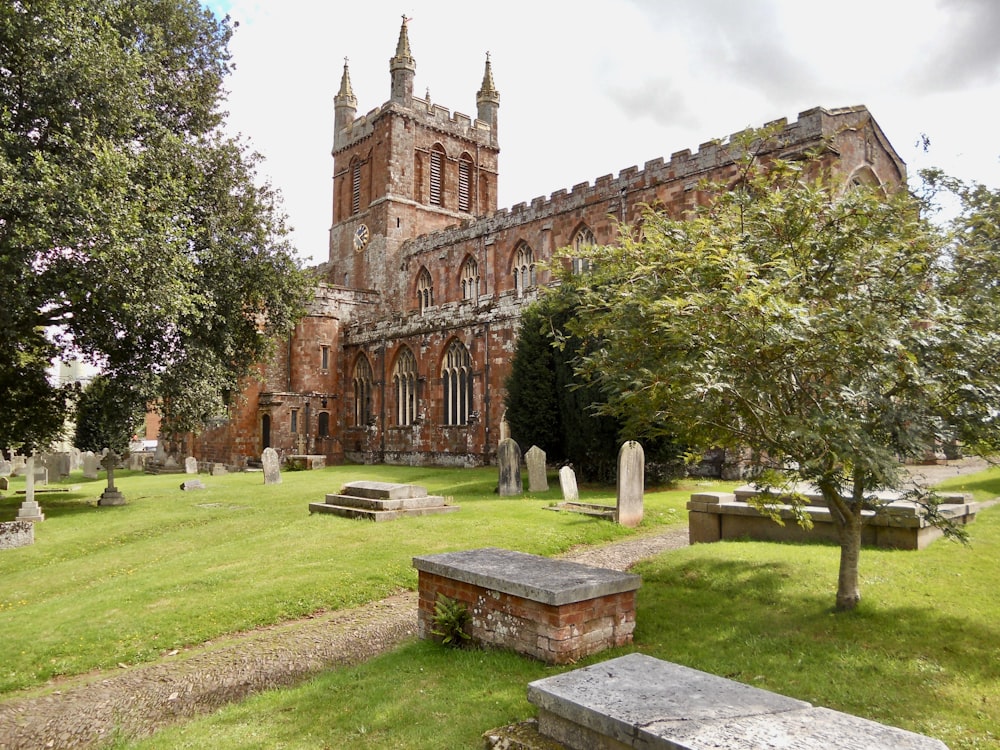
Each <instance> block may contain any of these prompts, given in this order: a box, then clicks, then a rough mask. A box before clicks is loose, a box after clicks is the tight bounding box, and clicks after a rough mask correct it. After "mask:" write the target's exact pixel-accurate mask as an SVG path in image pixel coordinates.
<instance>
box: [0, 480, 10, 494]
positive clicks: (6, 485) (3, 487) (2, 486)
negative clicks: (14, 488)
mask: <svg viewBox="0 0 1000 750" xmlns="http://www.w3.org/2000/svg"><path fill="white" fill-rule="evenodd" d="M9 489H10V479H9V478H8V477H0V492H6V491H7V490H9Z"/></svg>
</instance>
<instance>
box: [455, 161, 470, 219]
mask: <svg viewBox="0 0 1000 750" xmlns="http://www.w3.org/2000/svg"><path fill="white" fill-rule="evenodd" d="M458 210H459V211H466V212H468V211H471V210H472V159H470V158H469V155H468V154H462V158H461V159H459V160H458Z"/></svg>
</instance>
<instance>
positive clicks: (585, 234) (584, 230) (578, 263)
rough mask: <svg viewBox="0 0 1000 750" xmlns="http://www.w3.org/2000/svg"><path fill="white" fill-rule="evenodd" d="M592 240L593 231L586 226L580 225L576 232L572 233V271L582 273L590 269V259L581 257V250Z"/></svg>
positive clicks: (591, 242) (589, 244)
mask: <svg viewBox="0 0 1000 750" xmlns="http://www.w3.org/2000/svg"><path fill="white" fill-rule="evenodd" d="M593 244H595V242H594V233H593V232H591V231H590V229H589V228H588V227H586V226H582V227H580V228H579V229H578V230H577V232H576V234H575V235H573V273H574V274H582V273H587V272H588V271H589V270H590V261H589V260H588V259H586V258H581V257H580V256H581V255H582V251H583V250H585V249H586V248H588V247H590V246H591V245H593Z"/></svg>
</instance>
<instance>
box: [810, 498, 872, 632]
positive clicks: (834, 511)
mask: <svg viewBox="0 0 1000 750" xmlns="http://www.w3.org/2000/svg"><path fill="white" fill-rule="evenodd" d="M820 489H821V491H822V492H823V496H824V498H825V499H826V502H827V507H828V508H829V509H830V514H831V515H832V516H833V520H834V523H835V525H836V527H837V536H838V538H839V539H840V570H839V571H838V574H837V605H836V606H837V610H838V611H840V612H845V611H850V610H852V609H854V608H855V607H857V606H858V602H860V601H861V588H860V587H859V586H858V563H859V561H860V559H861V528H862V520H861V503H860V502H847V501H845V500H844V498H842V497H841V496H840V492H839V491H838V490H837V489H836V486H835V485H827V486H823V485H822V484H821V486H820ZM857 489H858V488H856V490H857Z"/></svg>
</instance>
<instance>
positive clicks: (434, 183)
mask: <svg viewBox="0 0 1000 750" xmlns="http://www.w3.org/2000/svg"><path fill="white" fill-rule="evenodd" d="M430 200H431V203H432V204H434V205H435V206H443V205H444V150H443V149H442V148H441V146H439V145H437V144H435V146H434V148H432V149H431V193H430Z"/></svg>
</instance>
